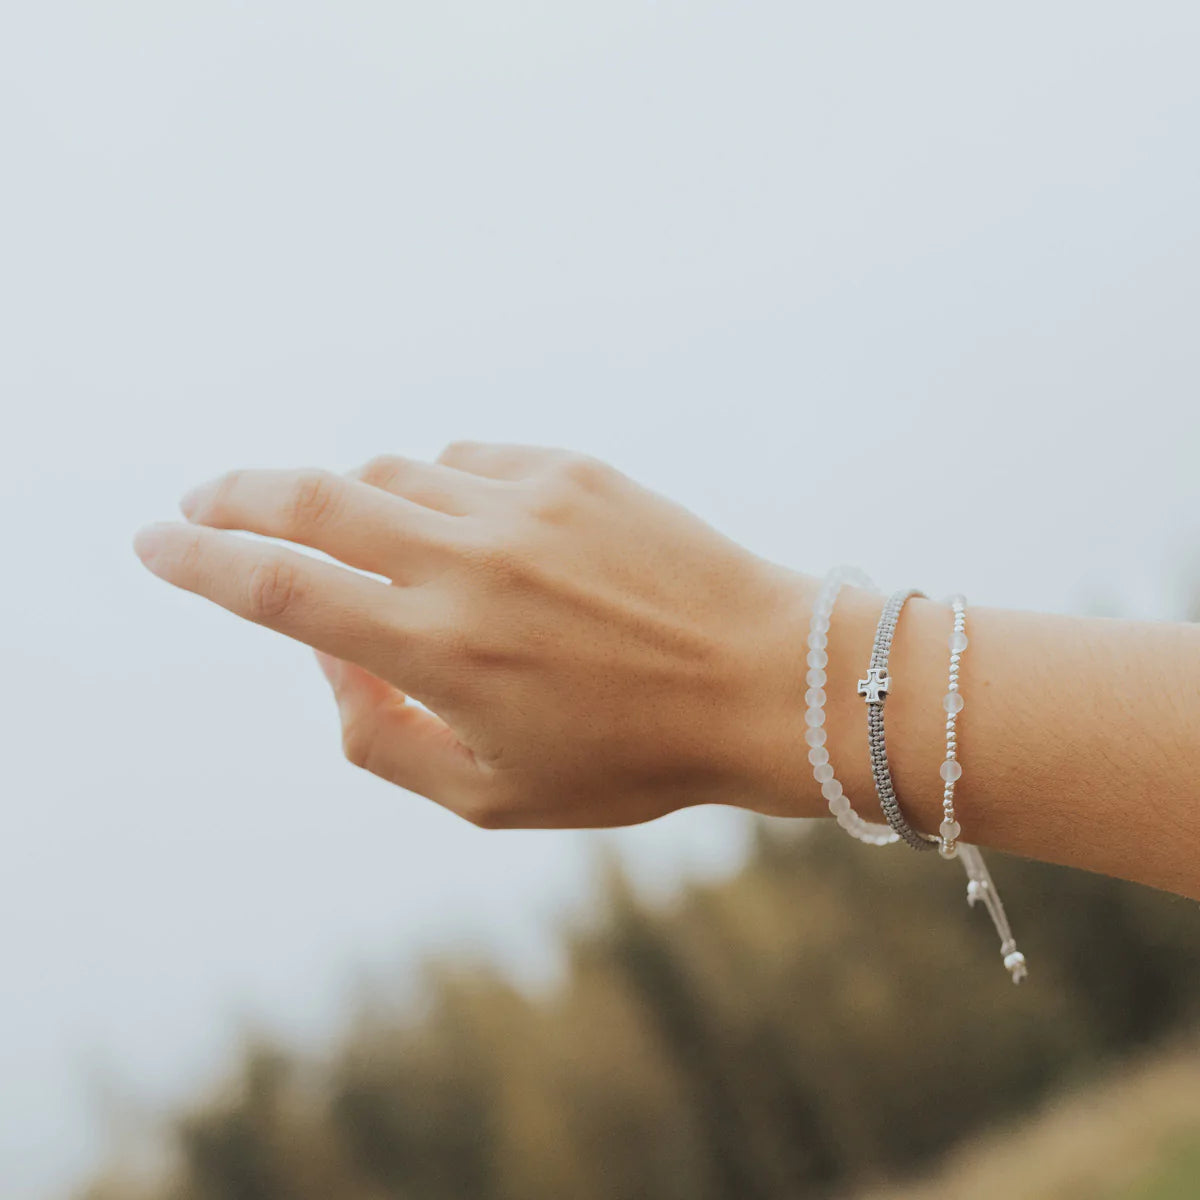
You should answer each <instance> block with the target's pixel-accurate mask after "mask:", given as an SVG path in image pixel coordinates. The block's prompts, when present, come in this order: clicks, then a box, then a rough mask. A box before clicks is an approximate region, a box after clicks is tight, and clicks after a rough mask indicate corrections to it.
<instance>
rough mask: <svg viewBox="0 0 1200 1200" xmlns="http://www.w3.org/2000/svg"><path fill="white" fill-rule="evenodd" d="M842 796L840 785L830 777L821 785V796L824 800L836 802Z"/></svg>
mask: <svg viewBox="0 0 1200 1200" xmlns="http://www.w3.org/2000/svg"><path fill="white" fill-rule="evenodd" d="M841 794H842V785H841V784H840V783H838V781H837V780H836V779H834V778H832V777H830V778H829V779H826V780H825V782H824V783H822V784H821V795H822V796H824V797H825V799H826V800H836V799H837V798H838V797H839V796H840V795H841Z"/></svg>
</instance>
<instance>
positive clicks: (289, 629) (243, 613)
mask: <svg viewBox="0 0 1200 1200" xmlns="http://www.w3.org/2000/svg"><path fill="white" fill-rule="evenodd" d="M134 550H135V551H136V553H137V555H138V557H139V558H140V559H141V560H142V562H143V563H144V564H145V565H146V567H147V568H148V569H149V570H150V571H152V572H153V573H154V574H155V575H157V576H158V577H159V578H160V579H164V580H166V581H167V583H171V584H174V585H175V586H176V587H179V588H183V589H185V590H186V591H189V592H195V593H196V594H197V595H200V596H204V597H205V598H206V599H209V600H212V601H213V602H214V603H215V604H219V605H220V606H221V607H222V608H226V609H228V610H229V611H230V612H232V613H235V614H236V615H237V616H239V617H244V618H245V619H246V620H247V621H253V622H255V624H257V625H265V626H266V627H267V628H269V629H274V630H277V631H278V632H279V633H282V634H286V635H287V636H288V637H291V638H295V639H296V640H297V641H300V642H305V643H307V644H308V645H309V646H313V647H314V648H316V649H318V650H324V651H325V652H326V653H327V654H333V655H335V656H336V657H337V658H344V659H348V660H350V661H351V662H356V663H358V664H359V665H360V666H363V667H366V669H367V670H368V671H371V672H372V673H373V674H375V675H378V676H380V677H381V678H384V679H388V680H390V681H392V682H394V683H396V684H397V685H398V686H400V687H402V688H404V690H405V691H408V692H409V693H410V694H413V695H420V694H421V692H422V690H423V689H422V687H421V684H422V682H423V680H422V675H423V671H422V667H423V666H424V661H423V660H424V658H425V655H424V654H423V646H422V639H420V638H419V637H417V636H415V634H413V633H412V632H411V631H410V628H408V627H406V626H407V625H408V623H407V622H406V610H408V609H410V608H411V606H412V604H413V601H412V600H411V593H409V592H407V591H406V589H403V588H396V587H392V586H391V585H390V584H387V583H384V582H381V581H380V580H377V579H372V578H370V577H369V576H366V575H361V574H359V573H357V572H355V571H347V570H345V569H343V568H342V567H338V566H334V565H333V564H332V563H327V562H322V561H321V560H319V559H316V558H312V557H310V556H309V555H307V554H299V553H297V552H296V551H294V550H287V549H284V548H283V547H280V546H276V545H273V544H271V543H269V542H258V541H251V540H250V539H248V538H244V537H239V536H238V535H237V534H232V533H224V532H220V531H218V530H215V529H208V528H206V527H203V526H195V525H185V524H181V523H177V522H164V523H162V524H158V525H149V526H147V527H146V528H145V529H142V530H140V531H139V533H138V535H137V537H136V538H135V539H134ZM398 676H403V678H398Z"/></svg>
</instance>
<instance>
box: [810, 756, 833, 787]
mask: <svg viewBox="0 0 1200 1200" xmlns="http://www.w3.org/2000/svg"><path fill="white" fill-rule="evenodd" d="M813 778H814V779H815V780H816V781H817V782H818V783H828V782H829V780H831V779H832V778H833V768H832V767H831V766H830V765H829V763H828V761H826V762H823V763H821V765H820V766H819V767H814V768H813Z"/></svg>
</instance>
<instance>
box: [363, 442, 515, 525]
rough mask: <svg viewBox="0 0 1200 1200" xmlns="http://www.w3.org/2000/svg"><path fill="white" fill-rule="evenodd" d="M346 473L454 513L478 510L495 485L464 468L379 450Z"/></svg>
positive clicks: (469, 512) (460, 513)
mask: <svg viewBox="0 0 1200 1200" xmlns="http://www.w3.org/2000/svg"><path fill="white" fill-rule="evenodd" d="M350 476H351V478H353V479H356V480H360V481H361V482H363V483H367V484H370V485H371V486H372V487H375V488H382V489H383V490H384V491H385V492H391V493H392V495H394V496H403V497H404V499H406V500H410V501H412V503H414V504H421V505H424V506H425V507H426V508H432V509H436V510H437V511H438V512H443V513H448V514H450V515H451V516H456V517H464V516H468V515H469V514H471V513H474V512H478V511H479V510H480V509H481V508H482V507H484V506H485V505H486V504H487V502H488V499H489V492H490V491H491V490H492V489H494V487H495V484H494V483H493V482H492V481H490V480H484V479H481V478H480V476H478V475H472V474H470V473H469V472H467V471H459V470H456V469H455V468H454V467H449V466H444V465H443V464H441V463H427V462H421V461H420V460H419V459H415V458H403V457H401V456H400V455H398V454H381V455H379V457H377V458H373V459H371V461H370V462H369V463H367V464H366V465H364V466H361V467H359V468H358V469H357V470H354V471H351V472H350Z"/></svg>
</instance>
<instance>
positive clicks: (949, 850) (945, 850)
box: [938, 842, 958, 858]
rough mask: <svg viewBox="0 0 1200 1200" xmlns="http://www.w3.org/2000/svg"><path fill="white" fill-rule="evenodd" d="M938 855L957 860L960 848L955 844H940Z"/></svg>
mask: <svg viewBox="0 0 1200 1200" xmlns="http://www.w3.org/2000/svg"><path fill="white" fill-rule="evenodd" d="M938 853H939V854H940V855H941V856H942V857H943V858H957V857H958V847H957V846H956V845H955V844H954V843H953V842H939V843H938Z"/></svg>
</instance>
